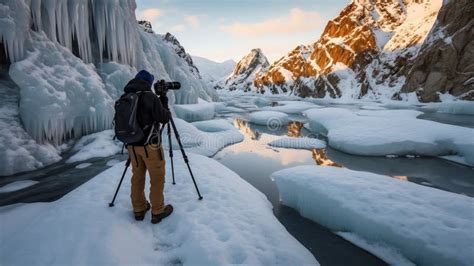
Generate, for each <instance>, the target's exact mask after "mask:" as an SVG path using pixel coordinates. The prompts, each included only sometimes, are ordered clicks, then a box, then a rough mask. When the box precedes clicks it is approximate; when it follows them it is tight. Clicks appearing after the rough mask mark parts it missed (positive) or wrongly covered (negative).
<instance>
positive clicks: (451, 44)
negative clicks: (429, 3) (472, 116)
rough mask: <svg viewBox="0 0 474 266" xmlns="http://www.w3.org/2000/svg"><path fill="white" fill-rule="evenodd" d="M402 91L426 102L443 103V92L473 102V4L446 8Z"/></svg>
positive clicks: (461, 0) (466, 1) (465, 0)
mask: <svg viewBox="0 0 474 266" xmlns="http://www.w3.org/2000/svg"><path fill="white" fill-rule="evenodd" d="M401 92H402V93H410V92H416V95H417V96H418V99H420V101H423V102H430V101H440V100H441V99H440V93H441V94H445V93H449V94H450V95H452V96H455V97H457V98H461V99H465V100H474V2H473V1H471V0H455V1H454V0H452V1H449V2H447V3H445V5H443V7H442V8H441V10H440V12H439V14H438V18H437V20H436V23H435V25H434V27H433V29H432V30H431V32H430V34H429V36H428V38H427V39H426V41H425V43H424V44H423V46H422V48H421V50H420V52H419V54H418V56H417V57H416V59H415V60H414V63H413V67H412V69H411V70H410V72H409V73H408V75H407V80H406V83H405V85H404V86H403V88H402V90H401ZM396 96H398V95H396Z"/></svg>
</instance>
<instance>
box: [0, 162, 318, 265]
mask: <svg viewBox="0 0 474 266" xmlns="http://www.w3.org/2000/svg"><path fill="white" fill-rule="evenodd" d="M182 161H183V160H182V158H180V155H179V154H177V155H176V158H175V170H176V181H177V184H176V185H175V186H172V185H171V182H169V183H167V185H166V186H165V200H166V202H167V203H171V204H173V206H174V207H175V210H174V212H173V214H172V215H171V216H170V217H168V218H166V219H164V220H163V221H162V222H161V223H159V224H157V225H152V224H151V223H150V222H149V220H150V214H147V216H146V217H145V220H144V221H141V222H137V221H135V220H134V219H133V215H132V211H131V206H130V205H131V204H130V198H129V194H130V185H129V184H130V182H129V181H128V180H130V177H131V171H128V172H127V176H126V177H125V180H126V181H125V182H124V183H123V184H122V188H121V190H120V192H119V194H118V197H117V200H116V204H115V207H114V208H109V207H108V202H109V200H110V199H111V197H112V194H113V192H114V189H115V186H116V185H117V182H118V179H119V178H120V176H121V174H122V171H123V168H124V166H123V164H117V165H115V166H113V167H112V168H110V169H109V170H107V171H105V172H103V173H101V174H99V175H98V176H96V177H95V178H93V179H91V180H90V181H88V182H87V183H85V184H84V185H82V186H81V187H79V188H78V189H76V190H74V191H72V192H71V193H69V194H67V195H66V196H64V197H63V198H61V199H59V200H57V201H55V202H51V203H32V204H22V205H14V206H9V207H2V208H0V215H1V216H2V230H0V238H1V239H2V243H3V245H2V263H5V264H7V265H45V264H62V265H64V264H68V265H78V264H87V265H91V264H93V265H111V264H122V265H123V264H142V265H143V264H146V265H151V264H157V265H168V264H188V265H189V264H192V265H224V264H247V265H276V264H281V265H290V264H293V265H316V264H317V261H316V260H315V259H314V257H313V256H312V255H311V253H310V252H309V251H308V250H306V249H305V248H304V247H303V246H302V245H301V244H300V243H299V242H298V241H297V240H295V239H294V238H293V237H292V236H291V235H290V234H289V233H288V232H287V231H286V229H285V228H284V227H283V226H282V225H281V224H280V223H279V222H278V220H277V219H276V218H275V216H274V215H273V212H272V207H271V204H270V203H269V202H268V200H267V199H266V198H265V196H264V195H263V194H262V193H261V192H259V191H258V190H256V189H255V188H253V187H252V186H251V185H250V184H248V183H247V182H245V181H244V180H243V179H241V178H240V177H239V176H238V175H236V174H235V173H234V172H232V171H231V170H229V169H228V168H226V167H224V166H223V165H221V164H220V163H218V162H216V161H214V160H212V159H208V158H206V157H203V156H200V155H195V154H189V161H190V164H191V168H192V169H193V173H194V174H195V178H196V181H197V183H198V185H199V188H200V190H201V193H202V194H203V196H204V199H203V200H202V201H198V200H197V195H196V192H195V189H194V186H193V184H192V181H191V178H190V177H189V173H188V170H187V168H186V166H185V165H184V163H183V162H182ZM167 162H168V163H169V160H167ZM167 168H168V170H169V164H168V165H167ZM147 183H148V182H147ZM32 217H33V218H32ZM38 243H41V245H38ZM137 243H139V244H137Z"/></svg>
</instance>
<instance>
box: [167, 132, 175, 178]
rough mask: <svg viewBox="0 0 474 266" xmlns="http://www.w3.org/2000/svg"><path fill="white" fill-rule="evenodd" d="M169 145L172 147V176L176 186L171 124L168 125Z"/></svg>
mask: <svg viewBox="0 0 474 266" xmlns="http://www.w3.org/2000/svg"><path fill="white" fill-rule="evenodd" d="M168 144H169V145H170V159H171V175H172V176H173V185H176V182H174V163H173V142H172V141H171V126H170V124H169V123H168Z"/></svg>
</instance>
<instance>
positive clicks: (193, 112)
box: [173, 103, 215, 122]
mask: <svg viewBox="0 0 474 266" xmlns="http://www.w3.org/2000/svg"><path fill="white" fill-rule="evenodd" d="M173 109H174V111H175V113H176V116H177V117H179V118H181V119H184V120H186V121H188V122H194V121H202V120H209V119H212V118H213V117H214V115H215V104H214V103H197V104H182V105H181V104H176V105H174V106H173Z"/></svg>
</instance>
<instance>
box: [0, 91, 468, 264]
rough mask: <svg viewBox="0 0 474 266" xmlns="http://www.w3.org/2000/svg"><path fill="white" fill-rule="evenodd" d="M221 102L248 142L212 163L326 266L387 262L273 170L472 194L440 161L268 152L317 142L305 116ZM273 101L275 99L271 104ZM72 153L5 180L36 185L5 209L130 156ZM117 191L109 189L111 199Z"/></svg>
mask: <svg viewBox="0 0 474 266" xmlns="http://www.w3.org/2000/svg"><path fill="white" fill-rule="evenodd" d="M223 100H224V102H225V103H226V104H227V107H231V108H227V109H224V110H221V111H220V112H218V113H217V116H216V118H218V119H227V120H229V121H230V122H232V123H233V124H234V126H235V127H236V128H238V129H239V130H240V132H241V133H242V134H243V135H244V136H245V138H244V140H243V141H242V142H240V143H237V144H234V145H231V146H227V147H226V148H224V149H222V150H221V151H219V152H218V153H217V154H216V155H215V156H214V157H213V158H214V159H216V160H217V161H219V162H221V163H222V164H224V165H225V166H227V167H228V168H230V169H231V170H233V171H235V172H236V173H237V174H239V175H240V176H241V177H242V178H243V179H245V180H246V181H247V182H249V183H250V184H252V185H253V186H254V187H256V188H257V189H258V190H260V191H261V192H263V193H264V194H265V195H266V196H267V198H268V199H269V201H270V202H271V203H272V205H273V207H274V214H275V216H276V217H277V218H278V219H279V220H280V222H281V223H282V224H283V225H284V226H285V227H286V228H287V230H288V231H289V232H290V233H291V234H292V235H293V236H294V237H295V238H297V239H298V241H300V242H301V243H302V244H303V245H304V246H305V247H306V248H308V249H309V250H310V251H311V252H312V253H313V255H314V256H315V257H316V258H317V259H318V261H320V262H321V263H322V264H323V265H335V264H345V263H347V262H348V261H350V262H351V264H352V265H383V264H385V263H384V262H383V261H381V260H380V259H378V258H377V257H375V256H373V255H371V254H370V253H368V252H366V251H364V250H362V249H360V248H358V247H356V246H355V245H353V244H351V243H350V242H348V241H346V240H344V239H342V238H341V237H339V236H337V235H336V234H334V233H333V232H331V231H329V230H328V229H326V228H325V227H323V226H321V225H319V224H317V223H315V222H313V221H310V220H308V219H305V218H303V217H301V216H300V215H299V214H298V212H297V211H295V210H293V209H292V208H289V207H286V206H284V205H283V204H281V202H280V197H279V192H278V189H277V187H276V185H275V183H274V182H273V181H272V180H271V179H270V175H271V174H272V173H273V172H275V171H278V170H281V169H284V168H289V167H293V166H298V165H314V164H317V165H331V166H334V167H345V168H349V169H353V170H358V171H366V172H372V173H377V174H383V175H387V176H391V177H392V178H397V179H401V180H405V181H406V182H414V183H417V184H419V185H422V186H430V187H434V188H437V189H441V190H446V191H450V192H454V193H459V194H464V195H468V196H471V197H472V196H474V170H473V169H472V168H471V167H467V166H464V165H461V164H457V163H453V162H450V161H446V160H443V159H440V158H435V157H416V158H407V157H395V158H387V157H366V156H355V155H350V154H346V153H343V152H340V151H337V150H334V149H332V148H330V147H328V148H325V149H313V150H296V149H284V148H271V147H269V146H267V143H268V142H269V141H271V140H273V139H277V138H280V137H281V136H289V137H303V136H308V137H315V136H313V135H312V134H311V133H310V132H309V131H308V130H307V129H305V127H303V124H304V123H305V122H306V118H305V117H303V116H301V115H290V122H289V123H288V124H284V125H281V126H279V127H277V128H267V127H266V126H259V125H255V124H252V123H249V122H247V121H248V115H249V113H251V112H253V111H255V110H257V109H258V107H257V106H256V105H255V104H254V103H255V97H253V96H241V97H234V96H232V97H223ZM274 100H275V101H276V100H282V99H281V98H278V99H274ZM271 103H272V100H270V104H271ZM332 106H337V107H341V108H347V109H359V108H361V107H363V105H347V104H344V105H332ZM232 108H234V109H232ZM419 118H421V119H427V120H432V121H437V122H441V123H446V124H454V125H459V126H464V127H470V128H473V127H474V121H473V119H472V116H463V115H449V114H439V113H425V114H423V115H422V116H420V117H419ZM323 140H324V139H323ZM69 156H70V155H68V154H65V155H64V156H63V158H64V159H63V160H62V161H61V162H59V163H56V164H53V165H51V166H48V167H46V168H43V169H41V170H37V171H33V172H28V173H24V174H17V175H13V176H8V177H2V178H1V179H0V187H1V186H4V185H6V184H9V183H12V182H15V181H21V180H34V181H37V182H38V183H36V184H34V185H32V186H30V187H27V188H24V189H21V190H18V191H14V192H7V193H1V194H0V205H9V204H14V203H19V202H36V201H53V200H56V199H58V198H60V197H62V196H63V195H65V194H67V193H68V192H70V191H71V190H73V189H74V188H76V187H78V186H79V185H81V184H83V183H84V182H86V181H87V180H89V179H90V178H92V177H94V176H95V175H96V174H98V173H99V172H102V171H103V170H105V169H107V168H108V167H109V166H110V165H111V163H113V162H114V161H116V160H124V159H125V158H126V155H115V156H111V157H107V158H97V159H90V160H88V161H85V162H80V163H73V164H66V163H65V161H66V160H67V158H68V157H69ZM84 163H89V164H90V165H89V166H88V167H86V168H77V167H76V166H78V165H80V164H84ZM118 178H119V177H117V179H118ZM114 189H115V188H113V187H111V188H110V192H111V193H110V194H111V196H112V193H113V190H114Z"/></svg>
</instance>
